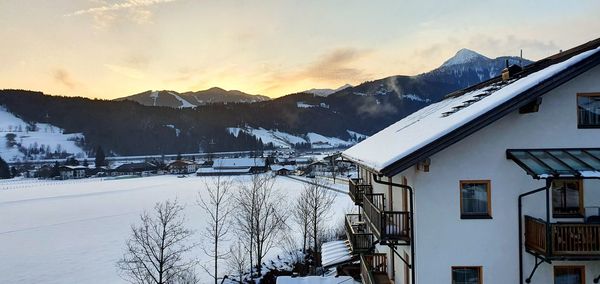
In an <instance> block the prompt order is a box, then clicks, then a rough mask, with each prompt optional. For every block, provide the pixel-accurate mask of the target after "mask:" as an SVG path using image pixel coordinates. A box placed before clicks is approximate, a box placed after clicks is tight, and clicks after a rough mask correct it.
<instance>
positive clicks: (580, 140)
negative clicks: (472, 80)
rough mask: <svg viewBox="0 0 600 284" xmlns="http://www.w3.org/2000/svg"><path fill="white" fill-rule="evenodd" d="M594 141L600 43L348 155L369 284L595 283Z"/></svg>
mask: <svg viewBox="0 0 600 284" xmlns="http://www.w3.org/2000/svg"><path fill="white" fill-rule="evenodd" d="M599 128H600V39H596V40H594V41H591V42H588V43H586V44H583V45H581V46H577V47H575V48H573V49H570V50H566V51H562V52H560V53H558V54H556V55H553V56H550V57H548V58H545V59H542V60H539V61H537V62H535V63H533V64H531V65H529V66H527V67H524V68H522V67H520V66H511V67H510V68H507V69H505V70H504V72H503V73H502V75H501V76H498V77H496V78H493V79H490V80H488V81H485V82H483V83H480V84H477V85H475V86H472V87H469V88H467V89H464V90H461V91H457V92H454V93H451V94H449V95H447V96H446V97H445V99H444V100H442V101H440V102H438V103H435V104H432V105H430V106H428V107H425V108H423V109H421V110H419V111H417V112H415V113H413V114H412V115H409V116H408V117H406V118H404V119H402V120H400V121H398V122H397V123H395V124H393V125H391V126H389V127H388V128H386V129H384V130H382V131H381V132H379V133H377V134H375V135H373V136H372V137H370V138H367V139H366V140H364V141H363V142H361V143H359V144H357V145H355V146H353V147H352V148H350V149H348V150H346V151H345V152H343V157H344V158H345V159H348V160H351V161H353V162H355V163H356V164H357V165H358V166H359V177H358V178H357V179H353V180H352V181H351V182H350V185H349V186H350V188H349V189H350V196H351V198H352V200H353V201H354V202H355V204H356V205H357V206H359V207H360V208H361V210H360V212H361V213H360V214H350V215H347V216H346V220H345V221H346V230H347V235H348V238H349V243H350V247H351V253H352V254H353V255H354V259H360V262H361V263H360V274H361V277H362V280H363V283H390V281H392V282H394V283H422V284H430V283H473V284H481V283H485V284H505V283H544V284H548V283H569V284H570V283H573V284H582V283H597V280H598V279H599V278H600V222H599V220H600V211H599V208H600V207H599V206H600V182H599V181H598V178H600V129H599ZM346 265H349V264H346ZM340 267H341V269H344V265H342V266H340Z"/></svg>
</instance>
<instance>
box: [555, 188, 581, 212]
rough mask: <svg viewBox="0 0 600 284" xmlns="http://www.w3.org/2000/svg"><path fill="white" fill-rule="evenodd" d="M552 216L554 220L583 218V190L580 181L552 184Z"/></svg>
mask: <svg viewBox="0 0 600 284" xmlns="http://www.w3.org/2000/svg"><path fill="white" fill-rule="evenodd" d="M552 215H553V216H554V218H580V217H583V190H582V186H581V181H580V180H555V181H553V182H552Z"/></svg>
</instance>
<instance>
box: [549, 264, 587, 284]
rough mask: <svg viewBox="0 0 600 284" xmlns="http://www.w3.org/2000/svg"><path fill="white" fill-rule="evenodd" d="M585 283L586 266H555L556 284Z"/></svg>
mask: <svg viewBox="0 0 600 284" xmlns="http://www.w3.org/2000/svg"><path fill="white" fill-rule="evenodd" d="M583 283H585V267H584V266H555V267H554V284H583Z"/></svg>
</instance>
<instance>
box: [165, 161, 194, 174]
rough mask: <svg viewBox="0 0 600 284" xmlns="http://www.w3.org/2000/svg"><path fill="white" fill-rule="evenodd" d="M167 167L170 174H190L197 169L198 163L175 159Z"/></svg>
mask: <svg viewBox="0 0 600 284" xmlns="http://www.w3.org/2000/svg"><path fill="white" fill-rule="evenodd" d="M167 169H168V170H169V173H171V174H191V173H194V172H196V170H198V165H197V164H196V163H195V162H194V161H188V160H175V161H173V162H171V163H170V164H169V165H168V166H167Z"/></svg>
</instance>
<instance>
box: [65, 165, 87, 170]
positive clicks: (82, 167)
mask: <svg viewBox="0 0 600 284" xmlns="http://www.w3.org/2000/svg"><path fill="white" fill-rule="evenodd" d="M61 167H62V168H66V169H69V170H85V169H87V168H86V167H84V166H67V165H65V166H61Z"/></svg>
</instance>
